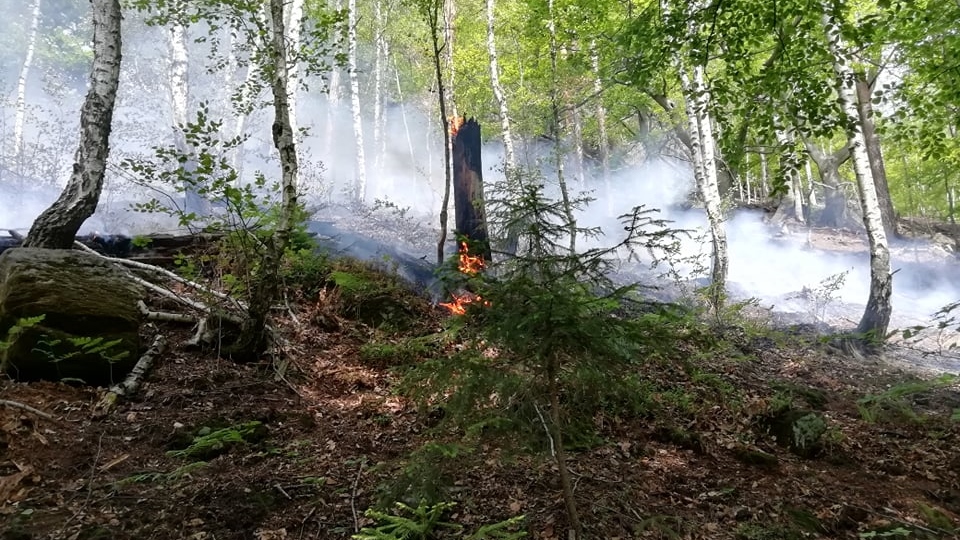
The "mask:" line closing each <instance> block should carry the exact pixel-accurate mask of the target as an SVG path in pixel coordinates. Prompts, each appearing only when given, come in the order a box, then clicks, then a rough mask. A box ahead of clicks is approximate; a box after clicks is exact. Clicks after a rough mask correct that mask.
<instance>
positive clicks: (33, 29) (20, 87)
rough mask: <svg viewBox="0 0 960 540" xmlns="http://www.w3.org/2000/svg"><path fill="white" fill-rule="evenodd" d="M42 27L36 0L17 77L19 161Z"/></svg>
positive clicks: (15, 133) (16, 146)
mask: <svg viewBox="0 0 960 540" xmlns="http://www.w3.org/2000/svg"><path fill="white" fill-rule="evenodd" d="M39 27H40V0H34V2H33V11H32V14H31V16H30V37H29V38H28V40H27V54H26V56H24V58H23V64H22V65H21V66H20V76H19V77H17V101H16V105H15V111H14V116H13V152H14V155H15V156H16V157H17V163H18V164H22V162H23V126H24V119H25V118H26V116H27V78H28V77H29V76H30V67H31V66H32V65H33V52H34V50H36V48H37V33H38V28H39Z"/></svg>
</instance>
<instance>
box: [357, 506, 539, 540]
mask: <svg viewBox="0 0 960 540" xmlns="http://www.w3.org/2000/svg"><path fill="white" fill-rule="evenodd" d="M455 506H456V503H452V502H440V503H434V504H430V503H427V502H426V501H420V503H419V504H417V505H416V506H413V505H408V504H405V503H402V502H398V503H395V504H394V508H393V511H392V512H385V511H381V510H377V509H373V508H371V509H369V510H367V511H366V512H365V513H364V515H365V516H367V517H368V518H371V519H373V520H375V521H376V525H374V526H372V527H364V528H363V529H361V530H360V532H359V533H357V534H354V535H353V536H351V537H350V538H352V539H353V540H439V539H442V538H451V539H453V538H456V539H460V540H515V539H520V538H526V537H527V533H526V531H523V530H522V529H521V528H522V526H523V522H524V520H525V519H526V518H525V517H524V516H515V517H512V518H509V519H506V520H504V521H500V522H497V523H492V524H488V525H482V526H480V527H479V528H477V529H476V530H475V531H474V532H472V533H469V532H467V531H465V527H464V526H463V525H460V524H459V523H456V522H454V521H450V520H452V519H454V518H455V517H456V516H455V515H454V507H455Z"/></svg>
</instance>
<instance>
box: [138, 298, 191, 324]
mask: <svg viewBox="0 0 960 540" xmlns="http://www.w3.org/2000/svg"><path fill="white" fill-rule="evenodd" d="M137 307H138V308H140V313H142V314H143V316H144V317H146V318H147V320H149V321H163V322H179V323H188V324H195V323H196V322H197V319H196V318H195V317H192V316H190V315H184V314H183V313H166V312H163V311H151V310H150V308H148V307H147V304H145V303H144V302H143V300H137Z"/></svg>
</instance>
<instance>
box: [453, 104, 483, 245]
mask: <svg viewBox="0 0 960 540" xmlns="http://www.w3.org/2000/svg"><path fill="white" fill-rule="evenodd" d="M452 159H453V202H454V209H455V211H456V224H455V232H456V235H457V237H458V238H461V237H462V238H466V239H467V243H468V244H469V245H470V250H471V251H472V252H473V253H474V254H475V255H480V256H482V257H483V258H484V259H485V260H487V261H489V260H491V258H492V257H491V251H490V237H489V235H488V232H487V217H486V212H485V210H484V204H483V164H482V162H481V159H480V124H479V123H478V122H477V120H476V119H474V118H471V119H469V120H467V121H465V122H462V124H461V125H460V127H459V128H458V129H457V131H456V133H455V134H454V138H453V158H452Z"/></svg>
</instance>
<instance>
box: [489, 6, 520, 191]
mask: <svg viewBox="0 0 960 540" xmlns="http://www.w3.org/2000/svg"><path fill="white" fill-rule="evenodd" d="M495 3H496V0H486V4H487V55H488V57H489V58H490V86H491V88H492V90H493V98H494V100H496V102H497V109H498V110H499V116H500V134H501V136H502V137H503V155H504V174H505V175H506V177H507V180H508V181H512V180H513V179H514V177H515V176H514V175H515V174H516V173H517V155H516V151H515V150H514V147H513V131H512V130H511V128H510V108H509V106H508V105H507V96H506V94H505V93H504V91H503V85H502V84H500V65H499V59H498V57H497V42H496V36H495V31H494V28H495V24H494V21H495V14H494V11H495V7H496V6H495V5H494V4H495Z"/></svg>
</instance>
